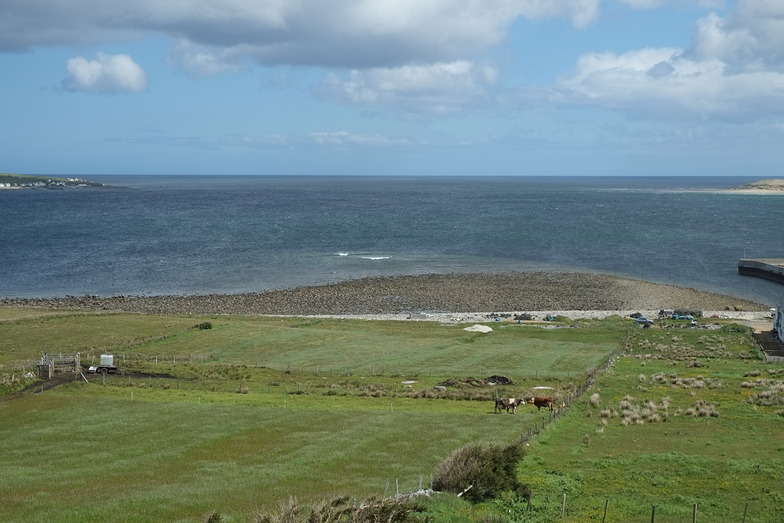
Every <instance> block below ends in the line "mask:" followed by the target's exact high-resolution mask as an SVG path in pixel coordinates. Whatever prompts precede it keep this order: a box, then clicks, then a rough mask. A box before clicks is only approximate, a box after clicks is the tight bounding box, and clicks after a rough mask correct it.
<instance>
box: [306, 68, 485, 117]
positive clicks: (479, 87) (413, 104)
mask: <svg viewBox="0 0 784 523" xmlns="http://www.w3.org/2000/svg"><path fill="white" fill-rule="evenodd" d="M496 76H497V72H496V70H495V69H494V68H492V67H490V66H486V65H479V64H475V63H473V62H469V61H466V60H457V61H454V62H449V63H435V64H430V65H405V66H402V67H395V68H376V69H370V70H366V71H358V70H353V71H351V72H350V73H349V75H348V77H347V78H342V77H340V76H339V75H337V74H334V73H330V74H328V75H327V76H326V77H325V79H324V81H323V82H322V84H321V86H320V87H319V88H318V90H317V92H318V94H319V95H320V96H322V97H324V98H327V99H330V100H333V101H338V102H343V103H351V104H360V105H364V104H367V105H397V106H402V107H404V108H406V109H408V110H410V111H415V112H441V113H444V112H450V111H452V110H455V109H458V108H460V107H462V106H464V105H466V104H468V103H475V102H477V101H478V100H479V99H481V98H482V97H484V96H485V95H486V93H487V90H486V88H487V87H488V86H490V85H492V84H493V83H494V82H495V80H496Z"/></svg>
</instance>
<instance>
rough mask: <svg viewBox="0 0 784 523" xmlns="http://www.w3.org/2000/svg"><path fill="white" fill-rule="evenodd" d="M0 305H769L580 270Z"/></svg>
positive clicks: (359, 310) (352, 309)
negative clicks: (245, 291) (235, 292)
mask: <svg viewBox="0 0 784 523" xmlns="http://www.w3.org/2000/svg"><path fill="white" fill-rule="evenodd" d="M0 305H2V306H26V307H41V308H50V309H70V310H91V311H95V310H105V311H124V312H134V313H147V314H198V315H210V314H217V315H221V314H243V315H295V316H299V315H308V316H312V315H333V316H340V315H344V316H357V315H379V314H411V313H420V312H425V313H446V312H448V313H460V312H466V313H468V312H475V311H488V312H489V311H497V312H513V311H514V312H527V311H547V310H554V311H556V310H557V311H567V310H568V311H596V310H624V311H626V310H656V311H658V310H659V309H688V310H703V311H751V312H763V311H767V310H768V307H769V306H767V305H764V304H761V303H756V302H753V301H749V300H745V299H740V298H735V297H732V296H726V295H722V294H716V293H711V292H704V291H699V290H696V289H691V288H686V287H677V286H673V285H667V284H661V283H652V282H647V281H642V280H634V279H629V278H623V277H619V276H613V275H607V274H597V273H577V272H517V273H503V274H426V275H419V276H382V277H370V278H363V279H359V280H351V281H346V282H341V283H336V284H330V285H319V286H308V287H297V288H292V289H283V290H271V291H265V292H250V293H242V294H208V295H186V296H110V297H101V296H67V297H64V298H5V299H2V300H0Z"/></svg>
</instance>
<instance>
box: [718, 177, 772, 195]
mask: <svg viewBox="0 0 784 523" xmlns="http://www.w3.org/2000/svg"><path fill="white" fill-rule="evenodd" d="M710 192H717V193H730V194H782V195H784V179H780V178H777V179H771V180H759V181H756V182H752V183H747V184H745V185H738V186H737V187H730V188H729V189H723V190H722V189H719V190H715V191H710Z"/></svg>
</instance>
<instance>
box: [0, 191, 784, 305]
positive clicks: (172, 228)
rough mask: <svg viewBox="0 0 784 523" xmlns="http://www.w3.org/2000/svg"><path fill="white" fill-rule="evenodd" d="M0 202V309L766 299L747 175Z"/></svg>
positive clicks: (773, 206)
mask: <svg viewBox="0 0 784 523" xmlns="http://www.w3.org/2000/svg"><path fill="white" fill-rule="evenodd" d="M90 178H91V179H94V180H97V181H101V182H103V183H106V184H110V185H112V186H113V187H114V188H111V189H72V190H0V227H1V229H0V230H1V231H2V232H1V233H0V235H1V236H0V237H1V238H2V240H1V242H0V261H1V262H2V265H1V267H2V273H1V274H0V297H54V296H66V295H74V296H78V295H84V294H97V295H103V296H112V295H123V294H127V295H159V294H201V293H237V292H245V291H261V290H268V289H276V288H285V287H294V286H299V285H313V284H322V283H332V282H338V281H342V280H346V279H353V278H359V277H364V276H374V275H394V274H424V273H449V272H497V271H511V270H517V271H525V270H550V269H558V270H575V271H591V272H605V273H612V274H618V275H622V276H628V277H633V278H639V279H644V280H649V281H655V282H662V283H672V284H676V285H684V286H688V287H694V288H697V289H702V290H708V291H715V292H721V293H725V294H731V295H735V296H739V297H744V298H749V299H754V300H757V301H760V302H763V303H766V304H770V305H777V304H779V303H781V302H784V286H783V285H781V284H777V283H773V282H769V281H766V280H761V279H757V278H752V277H748V276H740V275H738V274H737V262H738V259H740V258H741V257H784V195H781V196H779V195H740V194H720V193H714V192H711V191H710V190H711V189H721V188H727V187H731V186H735V185H739V184H743V183H748V182H751V181H755V180H756V179H758V178H749V177H738V178H726V177H725V178H711V177H693V178H683V177H677V178H676V177H455V178H451V177H427V178H420V177H382V178H377V177H316V176H308V177H304V176H303V177H269V176H265V177H237V176H97V177H90Z"/></svg>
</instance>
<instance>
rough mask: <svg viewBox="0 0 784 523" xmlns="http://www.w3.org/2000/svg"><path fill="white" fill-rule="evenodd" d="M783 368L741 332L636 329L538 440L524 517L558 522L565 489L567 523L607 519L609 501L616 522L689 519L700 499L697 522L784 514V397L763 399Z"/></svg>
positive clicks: (528, 462) (528, 469) (529, 460)
mask: <svg viewBox="0 0 784 523" xmlns="http://www.w3.org/2000/svg"><path fill="white" fill-rule="evenodd" d="M673 347H675V348H676V349H677V350H675V351H673V350H672V349H673ZM679 355H686V356H685V357H680V356H679ZM781 369H782V366H781V365H777V366H776V365H766V364H764V363H763V362H762V361H761V360H760V359H758V358H757V357H755V356H754V348H753V344H752V343H751V342H750V339H749V336H748V335H746V334H745V333H722V334H706V333H705V332H704V331H691V330H682V331H676V332H673V331H666V330H659V329H646V330H638V331H635V333H634V335H633V336H632V337H631V338H630V340H629V352H628V354H627V355H625V356H624V357H621V358H619V359H618V360H617V361H616V362H615V366H614V367H612V368H610V369H609V370H608V371H607V372H606V373H604V374H602V375H601V377H600V378H599V379H598V380H597V383H596V384H595V385H594V387H592V388H591V390H590V391H589V392H588V393H587V394H586V395H585V397H583V399H582V400H581V401H580V402H578V403H576V404H573V405H572V407H571V408H570V412H569V415H568V416H564V417H563V418H561V419H560V420H559V421H558V423H556V424H553V426H552V427H551V428H550V429H548V430H547V431H546V433H544V434H543V435H542V436H541V437H539V438H537V439H536V440H535V442H534V443H533V445H532V449H531V452H529V454H528V455H527V456H526V458H525V459H524V462H523V464H522V467H521V469H522V470H523V471H524V474H525V475H526V478H527V479H528V481H529V482H530V483H529V484H530V485H531V486H532V489H533V492H534V494H533V496H532V508H531V511H530V512H528V513H527V515H529V517H530V518H531V519H530V520H531V521H547V520H548V518H555V517H556V516H557V517H558V518H560V517H561V514H562V513H563V508H564V504H563V496H564V495H566V511H565V517H564V518H563V520H564V521H573V522H577V521H588V520H592V519H593V520H596V519H599V520H601V518H602V517H604V510H605V505H607V508H608V510H607V516H606V521H608V522H610V521H616V522H627V521H629V522H633V521H640V522H647V521H651V516H652V515H653V514H655V516H656V521H692V518H693V516H694V515H695V506H694V505H695V504H696V515H697V521H711V522H723V521H728V522H730V521H742V520H743V517H744V513H745V514H746V518H745V521H747V522H751V521H757V522H770V521H784V440H783V439H782V435H784V420H782V415H784V394H782V393H781V392H779V393H778V395H774V398H775V399H774V401H773V404H771V405H763V404H759V403H758V401H757V400H758V398H760V397H763V398H764V397H765V391H766V390H770V389H771V388H774V389H775V388H776V387H779V390H781V389H780V387H781V384H782V383H784V381H782V378H784V372H782V371H781ZM776 383H778V385H776ZM594 395H596V396H594ZM591 396H593V401H591ZM624 402H625V403H624ZM762 403H766V402H765V401H763V402H762ZM622 404H623V406H622ZM624 409H625V410H624ZM623 412H626V413H627V415H624V414H623ZM654 505H655V509H654V508H653V507H654ZM537 518H538V519H537Z"/></svg>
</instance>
